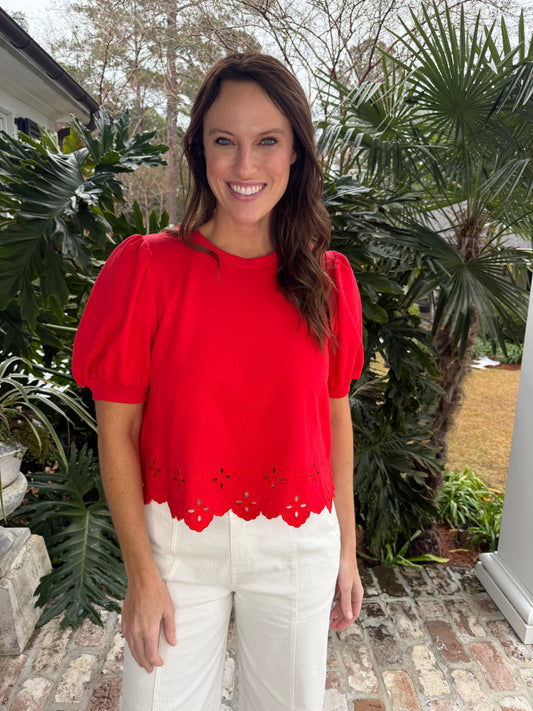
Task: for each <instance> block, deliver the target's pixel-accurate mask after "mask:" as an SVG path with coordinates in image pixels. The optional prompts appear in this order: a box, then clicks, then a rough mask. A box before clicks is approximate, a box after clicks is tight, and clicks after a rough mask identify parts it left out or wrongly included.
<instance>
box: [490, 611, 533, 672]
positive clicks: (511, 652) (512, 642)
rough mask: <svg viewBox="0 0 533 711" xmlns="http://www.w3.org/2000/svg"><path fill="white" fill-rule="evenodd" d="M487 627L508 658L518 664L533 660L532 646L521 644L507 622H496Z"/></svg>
mask: <svg viewBox="0 0 533 711" xmlns="http://www.w3.org/2000/svg"><path fill="white" fill-rule="evenodd" d="M488 627H489V630H490V631H491V632H492V634H493V635H494V636H495V637H496V639H497V640H498V641H499V642H500V644H501V645H502V647H503V648H504V650H505V653H506V654H507V655H508V656H509V657H513V659H517V660H518V661H519V662H528V661H530V660H531V659H533V645H531V644H523V643H522V642H521V641H520V640H519V639H518V637H517V636H516V633H515V631H514V630H513V628H512V627H511V626H510V625H509V623H508V622H504V621H503V620H496V621H494V622H489V623H488Z"/></svg>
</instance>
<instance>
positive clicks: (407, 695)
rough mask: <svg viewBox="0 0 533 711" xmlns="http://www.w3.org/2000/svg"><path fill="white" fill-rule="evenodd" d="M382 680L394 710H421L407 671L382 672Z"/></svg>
mask: <svg viewBox="0 0 533 711" xmlns="http://www.w3.org/2000/svg"><path fill="white" fill-rule="evenodd" d="M383 681H384V683H385V686H386V688H387V693H388V694H389V698H390V700H391V704H392V708H393V709H394V711H421V706H420V701H419V700H418V696H417V694H416V691H415V689H414V687H413V682H412V681H411V678H410V676H409V674H407V672H404V671H386V672H383Z"/></svg>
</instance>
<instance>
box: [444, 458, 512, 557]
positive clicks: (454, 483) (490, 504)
mask: <svg viewBox="0 0 533 711" xmlns="http://www.w3.org/2000/svg"><path fill="white" fill-rule="evenodd" d="M503 499H504V492H502V491H495V490H494V489H491V488H490V487H488V486H487V484H485V482H484V481H483V480H482V479H481V478H480V477H479V476H478V475H477V474H475V473H474V472H473V471H472V470H471V469H470V468H469V467H466V468H465V469H464V471H462V472H455V471H452V472H446V474H445V476H444V480H443V484H442V488H441V491H440V495H439V503H438V515H437V518H438V520H439V521H440V522H446V523H447V524H448V525H449V526H451V527H452V528H459V527H460V526H465V527H467V530H468V534H469V536H470V537H471V544H472V545H480V546H482V547H483V548H485V549H487V550H490V551H494V550H496V548H497V547H498V540H499V537H500V527H501V519H502V512H503Z"/></svg>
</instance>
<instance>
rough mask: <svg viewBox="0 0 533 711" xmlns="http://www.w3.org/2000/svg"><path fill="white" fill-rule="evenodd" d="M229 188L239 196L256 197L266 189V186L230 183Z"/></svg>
mask: <svg viewBox="0 0 533 711" xmlns="http://www.w3.org/2000/svg"><path fill="white" fill-rule="evenodd" d="M229 186H230V188H231V189H232V190H233V191H234V192H236V193H239V195H255V194H256V193H258V192H259V191H260V190H262V189H263V188H264V185H235V183H230V184H229Z"/></svg>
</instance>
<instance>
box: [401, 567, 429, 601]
mask: <svg viewBox="0 0 533 711" xmlns="http://www.w3.org/2000/svg"><path fill="white" fill-rule="evenodd" d="M402 577H403V578H405V580H407V582H408V583H409V587H410V588H411V590H414V591H415V593H416V596H417V597H421V596H423V595H433V594H434V592H435V590H434V588H433V585H432V584H431V583H430V582H429V579H428V577H427V575H426V574H425V572H424V570H423V569H422V568H405V570H402Z"/></svg>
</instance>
